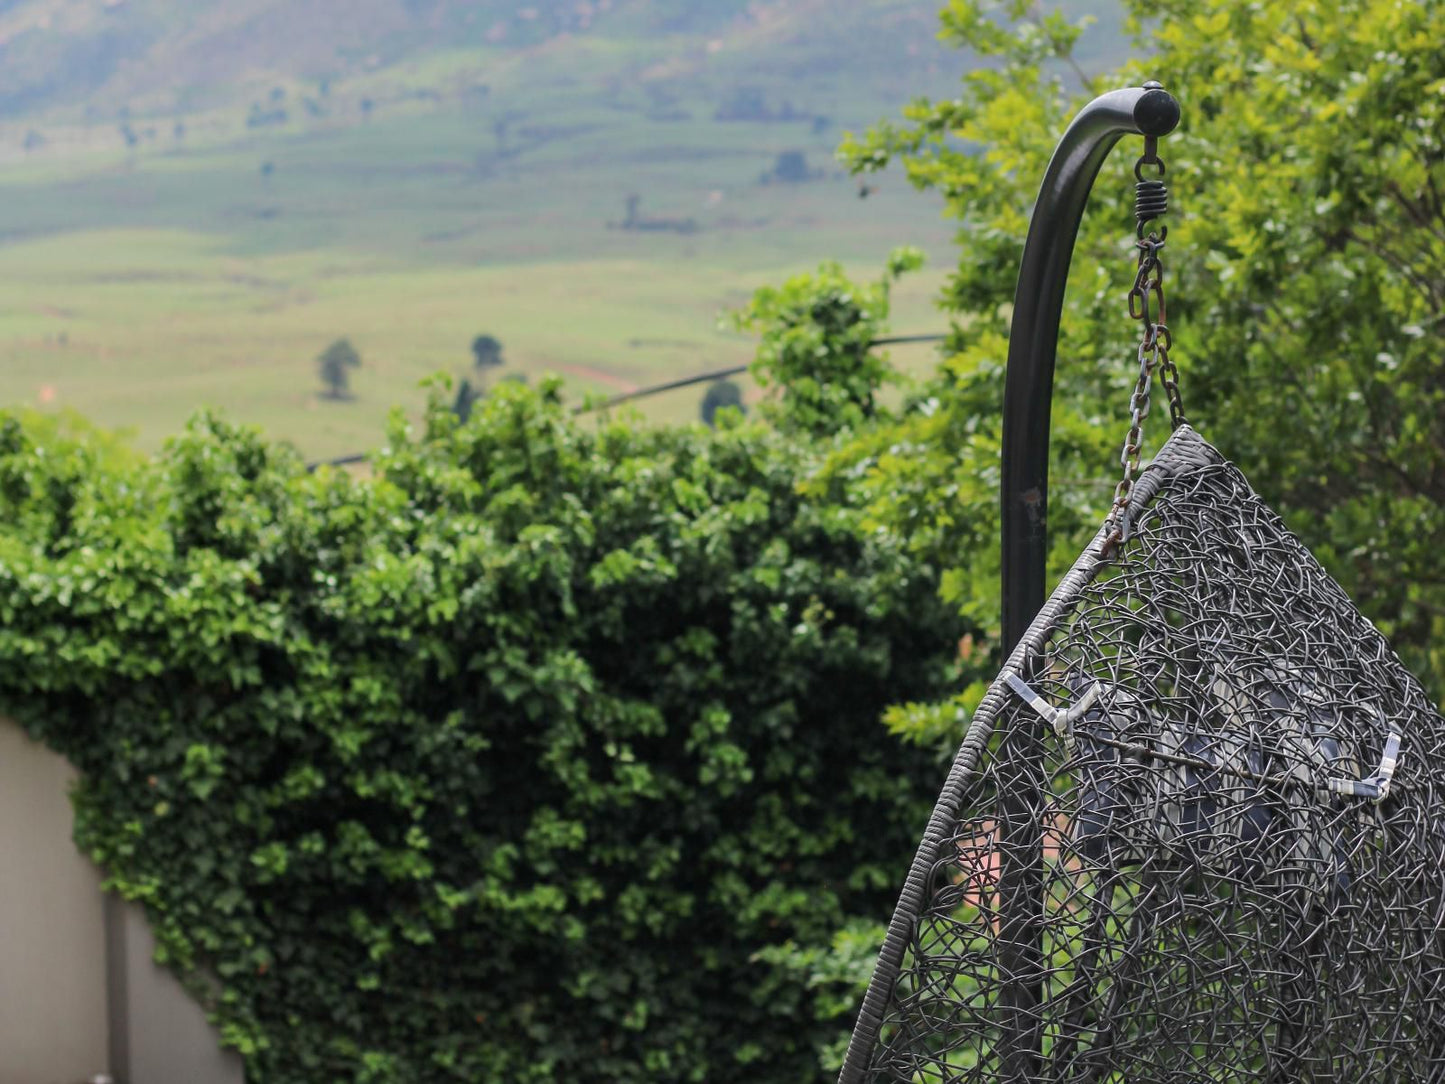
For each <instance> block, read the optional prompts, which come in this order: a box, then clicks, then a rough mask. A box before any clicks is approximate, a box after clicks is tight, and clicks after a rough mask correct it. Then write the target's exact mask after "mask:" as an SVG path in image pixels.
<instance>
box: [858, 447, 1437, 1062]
mask: <svg viewBox="0 0 1445 1084" xmlns="http://www.w3.org/2000/svg"><path fill="white" fill-rule="evenodd" d="M1136 501H1137V502H1138V503H1137V504H1136V509H1137V511H1136V515H1135V527H1134V533H1133V535H1132V537H1131V538H1130V539H1129V541H1128V542H1127V543H1126V544H1125V546H1124V547H1123V549H1122V551H1121V552H1120V553H1119V554H1118V555H1117V556H1116V557H1115V558H1114V559H1112V560H1109V561H1105V560H1103V559H1101V558H1099V557H1098V556H1097V553H1098V548H1099V547H1098V544H1097V541H1096V543H1095V544H1093V545H1091V546H1090V548H1089V550H1088V551H1087V552H1086V553H1085V555H1084V556H1083V557H1082V558H1081V559H1080V561H1079V563H1078V564H1077V565H1076V566H1075V568H1074V570H1073V571H1072V572H1071V573H1070V574H1069V576H1068V577H1066V579H1065V581H1064V582H1063V583H1062V584H1061V585H1060V588H1059V590H1058V591H1056V592H1055V594H1054V596H1053V597H1052V598H1051V599H1050V600H1049V603H1048V604H1047V605H1046V606H1045V608H1044V611H1043V612H1042V613H1041V614H1040V615H1039V618H1038V620H1036V621H1035V623H1034V625H1033V627H1032V628H1031V629H1030V632H1029V634H1028V635H1027V636H1026V637H1025V638H1024V640H1023V642H1022V643H1021V644H1020V645H1019V648H1018V649H1017V650H1016V651H1015V652H1014V655H1013V657H1012V658H1011V659H1010V661H1009V663H1008V665H1007V666H1006V667H1005V670H1004V672H1003V674H1001V675H1000V678H999V680H998V681H997V682H996V683H995V685H994V686H993V688H992V689H990V691H989V693H988V695H987V696H986V697H985V698H984V701H983V703H982V704H981V705H980V707H979V710H978V711H977V713H976V714H975V717H974V720H973V722H972V724H971V726H970V730H969V734H968V737H967V739H966V741H965V742H964V745H963V748H962V749H961V750H960V753H959V756H958V758H957V760H956V761H955V763H954V766H953V770H952V772H951V774H950V777H949V780H948V783H947V784H946V786H945V788H944V792H943V795H942V797H941V798H940V800H939V804H938V807H937V809H936V810H935V812H934V816H933V818H932V820H931V822H930V826H929V830H928V833H927V835H926V837H925V840H924V842H923V844H922V846H921V847H920V850H919V853H918V856H917V858H916V859H915V862H914V866H913V869H912V872H911V874H910V878H909V882H908V885H907V886H906V888H905V890H904V893H903V898H902V900H901V901H900V904H899V908H898V912H897V913H896V914H895V915H894V919H893V922H892V924H891V926H890V934H889V941H888V943H887V944H885V947H884V951H883V954H882V958H881V959H880V962H879V966H878V969H877V972H876V974H875V978H874V982H873V986H872V988H871V989H870V992H869V996H868V999H867V1001H866V1002H865V1005H864V1011H863V1013H862V1014H861V1016H860V1018H859V1022H858V1027H857V1029H856V1031H855V1034H854V1037H853V1042H852V1044H851V1046H850V1050H849V1062H848V1064H847V1066H846V1067H845V1069H844V1074H843V1080H844V1082H845V1084H856V1082H861V1081H869V1082H881V1081H905V1082H910V1084H913V1082H928V1084H944V1082H974V1081H979V1082H982V1081H990V1082H996V1081H1000V1080H1017V1081H1025V1080H1027V1081H1050V1082H1055V1081H1057V1082H1071V1084H1072V1082H1123V1081H1128V1082H1129V1084H1141V1082H1153V1081H1171V1082H1179V1084H1185V1082H1188V1084H1198V1082H1201V1081H1210V1082H1234V1081H1238V1082H1241V1084H1242V1082H1245V1081H1249V1082H1257V1081H1298V1080H1308V1081H1335V1080H1339V1081H1362V1080H1370V1081H1374V1080H1378V1081H1395V1080H1432V1079H1445V938H1442V932H1441V931H1442V926H1445V913H1442V912H1445V816H1442V814H1445V804H1442V799H1445V788H1442V786H1441V784H1440V783H1439V782H1437V777H1442V776H1445V758H1442V752H1445V724H1442V720H1441V718H1440V716H1439V715H1438V714H1437V713H1436V712H1435V710H1434V708H1433V707H1432V706H1431V704H1430V703H1429V700H1428V698H1427V697H1426V696H1425V694H1424V692H1423V690H1422V689H1421V688H1420V686H1419V684H1418V683H1417V682H1416V681H1415V679H1414V678H1413V677H1411V675H1410V674H1409V673H1408V672H1407V671H1406V670H1405V669H1404V668H1403V667H1402V666H1401V664H1400V662H1399V660H1398V659H1397V658H1396V657H1395V655H1394V654H1393V653H1392V652H1391V651H1390V649H1389V648H1388V646H1387V645H1386V643H1385V641H1384V639H1383V638H1382V637H1381V636H1380V634H1379V633H1378V632H1377V631H1376V630H1375V629H1374V628H1373V626H1371V625H1370V624H1369V622H1368V621H1366V620H1365V618H1364V617H1362V616H1361V615H1360V613H1359V612H1358V611H1357V610H1356V609H1355V607H1354V606H1353V605H1352V603H1351V602H1350V600H1349V599H1348V598H1347V597H1346V596H1345V594H1344V592H1343V591H1342V590H1341V589H1340V587H1339V586H1338V585H1337V584H1336V583H1335V582H1334V581H1333V580H1331V579H1330V577H1329V576H1328V575H1327V574H1326V573H1325V572H1324V570H1323V569H1322V568H1321V567H1320V566H1319V564H1318V563H1317V562H1316V561H1315V560H1314V558H1313V557H1312V556H1311V555H1310V554H1309V553H1308V551H1306V550H1305V549H1304V547H1303V546H1302V545H1301V543H1300V542H1299V541H1298V540H1297V539H1296V538H1295V537H1294V536H1293V535H1291V534H1290V533H1289V532H1288V531H1287V530H1286V529H1285V528H1284V526H1283V525H1282V524H1281V522H1280V520H1279V519H1278V517H1276V516H1275V515H1274V513H1272V512H1271V511H1270V510H1269V509H1268V507H1266V506H1265V505H1264V503H1263V502H1262V501H1261V500H1260V499H1259V498H1258V497H1257V496H1256V495H1255V494H1254V493H1253V491H1252V490H1251V489H1250V488H1249V485H1248V483H1247V482H1246V481H1245V479H1244V477H1243V476H1242V475H1241V474H1240V473H1239V471H1238V470H1236V469H1235V468H1234V467H1233V466H1231V465H1229V464H1228V463H1226V462H1225V461H1224V460H1223V459H1222V457H1220V456H1219V454H1218V453H1217V452H1216V451H1215V450H1214V449H1213V448H1211V447H1210V446H1209V445H1208V444H1206V443H1205V442H1204V441H1203V440H1202V439H1200V438H1199V437H1198V436H1197V434H1195V433H1194V432H1193V431H1192V430H1190V429H1188V428H1187V427H1184V428H1181V429H1180V430H1179V431H1177V432H1176V433H1175V435H1174V436H1173V437H1172V438H1171V439H1170V441H1169V442H1168V444H1167V445H1166V446H1165V448H1164V449H1163V450H1162V451H1161V453H1160V455H1159V456H1158V457H1157V458H1156V460H1155V464H1154V465H1153V466H1152V467H1151V468H1150V470H1149V471H1147V472H1145V474H1144V476H1143V477H1142V478H1141V480H1140V488H1139V490H1138V491H1137V494H1136ZM1101 537H1102V532H1101ZM1010 675H1013V678H1012V681H1013V682H1014V684H1010ZM1020 680H1021V681H1022V682H1023V685H1021V686H1020V685H1017V682H1018V681H1020ZM1016 686H1017V687H1016ZM1030 692H1033V693H1036V694H1037V695H1038V696H1039V697H1040V700H1039V706H1041V707H1043V710H1042V711H1040V710H1038V709H1037V708H1036V707H1035V706H1031V705H1030V703H1028V702H1027V700H1026V699H1025V697H1026V696H1027V695H1028V694H1029V693H1030ZM1069 709H1072V715H1071V716H1069V717H1065V718H1058V717H1057V716H1055V717H1054V718H1053V719H1049V718H1047V716H1048V715H1049V714H1050V712H1062V711H1068V710H1069ZM1392 732H1393V733H1394V734H1395V735H1396V737H1397V738H1398V739H1399V755H1398V768H1397V769H1396V770H1395V771H1394V773H1393V778H1391V777H1390V773H1389V766H1390V765H1391V764H1392V763H1393V761H1394V759H1395V758H1393V757H1392V756H1391V755H1390V754H1392V753H1393V752H1394V751H1395V749H1394V745H1395V743H1392V742H1391V741H1390V735H1391V733H1392ZM1382 762H1384V763H1386V765H1387V767H1386V770H1385V771H1384V773H1383V775H1382V774H1381V767H1382ZM1360 780H1365V781H1366V782H1365V783H1364V784H1362V785H1360V786H1357V787H1352V784H1354V783H1355V782H1356V781H1360ZM1371 780H1373V782H1371ZM1382 780H1389V782H1388V789H1387V793H1386V794H1385V797H1384V798H1383V799H1382V800H1380V801H1378V802H1376V801H1374V800H1372V797H1371V794H1372V792H1373V791H1374V790H1378V789H1379V783H1380V782H1381V781H1382ZM1351 789H1356V790H1359V791H1361V793H1360V794H1351V793H1349V791H1350V790H1351ZM1342 792H1344V793H1342Z"/></svg>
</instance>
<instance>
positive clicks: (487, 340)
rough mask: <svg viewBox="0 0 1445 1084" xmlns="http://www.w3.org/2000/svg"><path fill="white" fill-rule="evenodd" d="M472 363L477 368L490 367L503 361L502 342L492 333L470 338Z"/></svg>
mask: <svg viewBox="0 0 1445 1084" xmlns="http://www.w3.org/2000/svg"><path fill="white" fill-rule="evenodd" d="M472 359H473V360H472V364H473V365H474V366H475V367H476V368H478V369H491V368H495V367H496V366H498V365H502V364H503V363H504V359H503V358H502V344H501V342H500V341H499V340H498V339H497V338H496V336H494V335H478V336H477V337H476V338H475V339H473V340H472Z"/></svg>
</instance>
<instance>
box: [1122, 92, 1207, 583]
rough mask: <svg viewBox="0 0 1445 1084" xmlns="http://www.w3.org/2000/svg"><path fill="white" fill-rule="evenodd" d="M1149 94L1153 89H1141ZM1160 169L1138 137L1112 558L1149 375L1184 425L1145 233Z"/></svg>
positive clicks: (1153, 238)
mask: <svg viewBox="0 0 1445 1084" xmlns="http://www.w3.org/2000/svg"><path fill="white" fill-rule="evenodd" d="M1144 86H1145V87H1146V88H1149V89H1153V88H1157V87H1158V86H1159V84H1158V83H1153V82H1150V83H1145V84H1144ZM1151 166H1152V167H1153V168H1154V175H1153V176H1145V172H1144V171H1145V168H1146V167H1151ZM1164 173H1165V165H1164V160H1163V159H1162V158H1160V157H1159V140H1158V137H1156V136H1148V135H1146V136H1145V137H1144V153H1143V154H1141V155H1140V156H1139V159H1138V161H1136V162H1135V163H1134V180H1135V185H1134V219H1135V229H1134V233H1135V242H1134V246H1135V249H1136V250H1137V253H1138V256H1137V264H1136V267H1135V272H1134V283H1133V285H1132V286H1131V287H1130V289H1129V298H1128V305H1129V317H1130V319H1133V320H1138V321H1140V322H1141V323H1142V324H1143V331H1142V333H1141V335H1140V340H1139V346H1138V350H1137V352H1136V360H1137V363H1138V366H1139V375H1138V377H1137V378H1136V379H1135V381H1134V390H1133V392H1132V393H1131V394H1130V396H1129V430H1128V432H1127V433H1126V435H1125V437H1124V446H1123V449H1122V450H1121V451H1120V453H1119V466H1120V467H1121V468H1122V469H1123V477H1121V478H1120V479H1119V482H1118V484H1117V485H1116V486H1115V487H1114V503H1113V506H1112V508H1111V509H1110V510H1109V520H1110V521H1111V522H1112V524H1113V529H1112V530H1110V531H1109V533H1108V534H1107V535H1106V536H1105V539H1104V542H1103V544H1102V546H1101V549H1100V553H1101V555H1102V556H1104V557H1109V556H1112V555H1113V553H1114V552H1115V551H1116V550H1117V548H1118V547H1119V546H1120V545H1122V544H1123V543H1124V542H1127V541H1128V539H1129V534H1130V527H1131V524H1130V519H1129V513H1130V508H1129V497H1130V494H1131V492H1132V491H1133V488H1134V479H1135V477H1136V476H1137V475H1138V473H1139V456H1140V453H1141V451H1142V449H1143V445H1144V419H1146V418H1147V417H1148V416H1149V409H1150V398H1151V391H1152V386H1153V382H1154V374H1155V372H1156V371H1157V372H1158V374H1159V380H1160V383H1162V384H1163V385H1164V391H1165V394H1166V395H1167V396H1168V399H1169V420H1170V423H1171V426H1172V428H1174V429H1178V428H1179V427H1180V426H1181V425H1184V424H1185V423H1186V421H1187V420H1188V419H1186V418H1185V416H1184V400H1183V397H1182V396H1181V394H1180V391H1179V369H1178V367H1177V366H1176V365H1175V364H1174V362H1173V361H1172V360H1171V359H1170V357H1169V351H1170V350H1171V349H1172V348H1173V345H1174V337H1173V335H1172V334H1171V333H1170V331H1169V323H1168V311H1167V308H1166V305H1165V300H1164V262H1163V260H1162V259H1160V253H1161V252H1162V251H1163V249H1164V243H1165V240H1166V239H1167V238H1168V236H1169V227H1168V226H1165V225H1163V224H1162V223H1160V224H1157V228H1155V229H1151V228H1150V225H1151V223H1156V222H1157V220H1158V219H1160V218H1163V217H1164V215H1166V214H1167V213H1168V211H1169V189H1168V187H1167V186H1166V185H1165V183H1164Z"/></svg>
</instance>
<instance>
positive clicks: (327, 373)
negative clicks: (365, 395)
mask: <svg viewBox="0 0 1445 1084" xmlns="http://www.w3.org/2000/svg"><path fill="white" fill-rule="evenodd" d="M316 365H317V367H318V368H319V369H320V371H321V383H322V384H324V385H325V386H326V391H325V395H326V396H327V398H330V399H347V398H350V396H351V370H352V369H359V368H361V355H360V354H358V353H357V352H356V347H354V346H352V345H351V340H350V339H337V340H336V341H335V342H333V343H332V344H331V345H330V346H328V347H327V348H326V349H325V350H323V351H322V352H321V353H320V355H319V356H318V357H317V358H316Z"/></svg>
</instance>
